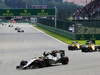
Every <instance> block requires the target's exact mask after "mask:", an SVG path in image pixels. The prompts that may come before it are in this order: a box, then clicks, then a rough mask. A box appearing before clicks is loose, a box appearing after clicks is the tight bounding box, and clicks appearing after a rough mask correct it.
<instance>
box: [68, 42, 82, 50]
mask: <svg viewBox="0 0 100 75" xmlns="http://www.w3.org/2000/svg"><path fill="white" fill-rule="evenodd" d="M73 44H74V45H73ZM81 46H82V45H80V44H78V42H72V44H71V45H69V46H68V50H80V49H81Z"/></svg>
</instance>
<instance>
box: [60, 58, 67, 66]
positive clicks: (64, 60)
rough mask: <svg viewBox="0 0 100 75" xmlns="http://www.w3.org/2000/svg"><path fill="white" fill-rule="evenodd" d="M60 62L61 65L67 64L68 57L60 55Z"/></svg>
mask: <svg viewBox="0 0 100 75" xmlns="http://www.w3.org/2000/svg"><path fill="white" fill-rule="evenodd" d="M61 63H62V64H63V65H66V64H68V63H69V58H68V57H62V58H61Z"/></svg>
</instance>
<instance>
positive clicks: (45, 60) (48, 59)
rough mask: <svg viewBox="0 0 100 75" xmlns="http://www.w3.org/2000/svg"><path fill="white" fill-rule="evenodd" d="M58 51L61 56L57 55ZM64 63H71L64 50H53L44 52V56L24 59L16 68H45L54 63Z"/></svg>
mask: <svg viewBox="0 0 100 75" xmlns="http://www.w3.org/2000/svg"><path fill="white" fill-rule="evenodd" d="M57 53H59V54H60V57H58V56H57ZM57 63H62V64H63V65H66V64H68V63H69V58H68V57H65V52H64V50H53V51H52V52H51V53H50V52H44V53H43V56H41V57H39V58H33V59H31V60H29V61H24V60H22V61H21V62H20V65H19V66H16V69H26V68H35V67H39V68H43V67H46V66H50V65H53V64H57Z"/></svg>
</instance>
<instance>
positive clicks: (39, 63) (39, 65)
mask: <svg viewBox="0 0 100 75" xmlns="http://www.w3.org/2000/svg"><path fill="white" fill-rule="evenodd" d="M43 66H44V61H43V60H39V61H38V67H39V68H43Z"/></svg>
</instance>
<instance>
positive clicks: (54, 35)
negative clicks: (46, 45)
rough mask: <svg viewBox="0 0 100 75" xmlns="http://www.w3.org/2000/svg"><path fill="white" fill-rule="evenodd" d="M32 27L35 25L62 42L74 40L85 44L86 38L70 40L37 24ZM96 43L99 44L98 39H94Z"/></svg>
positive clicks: (68, 42)
mask: <svg viewBox="0 0 100 75" xmlns="http://www.w3.org/2000/svg"><path fill="white" fill-rule="evenodd" d="M34 27H36V28H37V29H39V30H41V31H43V32H45V33H46V34H49V35H50V36H53V37H54V38H56V39H58V40H60V41H62V42H64V43H66V44H71V43H72V42H74V41H78V42H79V44H85V42H86V40H71V39H68V38H66V37H63V36H61V35H58V34H55V33H53V32H50V31H48V30H46V29H43V28H40V27H38V26H34ZM96 44H97V45H100V40H96Z"/></svg>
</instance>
